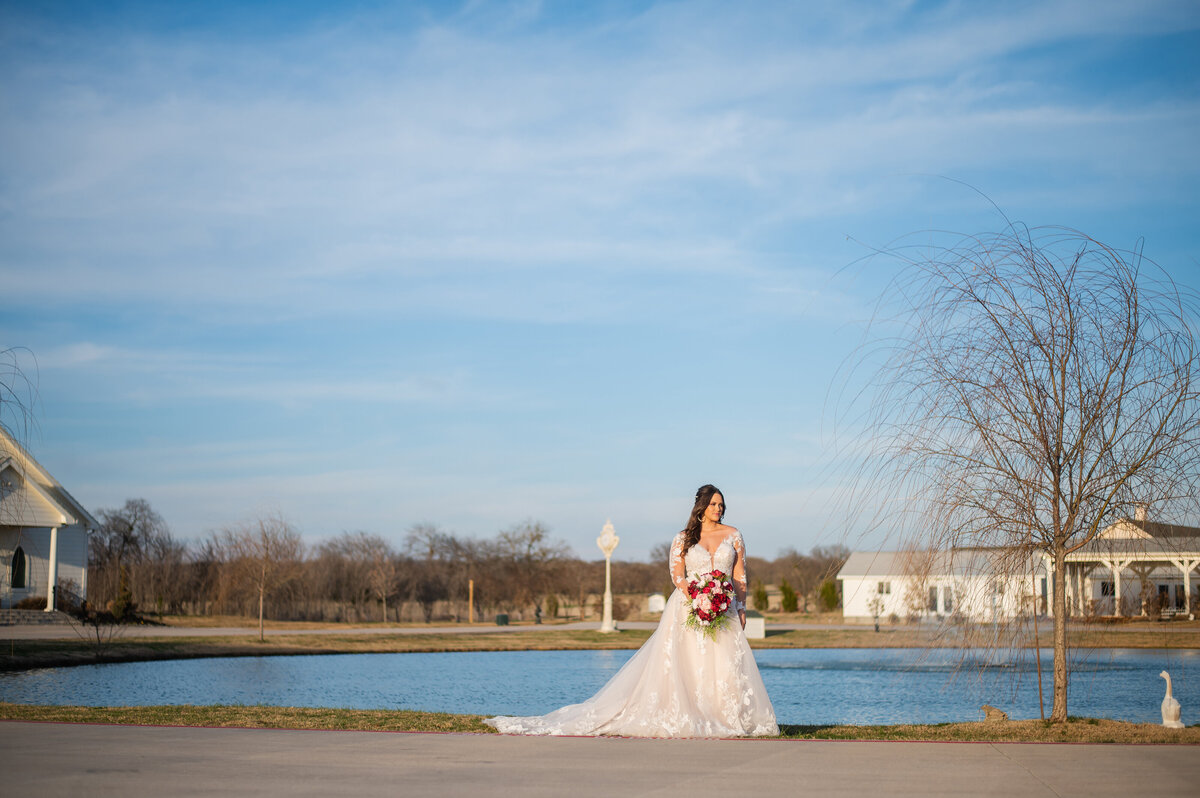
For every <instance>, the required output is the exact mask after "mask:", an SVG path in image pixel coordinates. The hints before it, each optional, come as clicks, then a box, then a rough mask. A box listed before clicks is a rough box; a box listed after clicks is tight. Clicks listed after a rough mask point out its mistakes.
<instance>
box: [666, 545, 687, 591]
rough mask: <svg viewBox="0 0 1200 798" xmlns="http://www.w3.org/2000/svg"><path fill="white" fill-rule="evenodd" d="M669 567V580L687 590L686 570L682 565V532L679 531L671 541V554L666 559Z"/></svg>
mask: <svg viewBox="0 0 1200 798" xmlns="http://www.w3.org/2000/svg"><path fill="white" fill-rule="evenodd" d="M667 564H668V565H669V566H670V569H671V581H672V582H674V583H675V587H677V588H679V589H680V590H682V591H684V592H685V593H686V592H687V572H686V569H685V568H684V565H683V533H682V532H680V533H679V534H678V535H676V536H675V539H674V540H672V541H671V556H670V557H669V558H668V560H667Z"/></svg>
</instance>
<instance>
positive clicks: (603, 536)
mask: <svg viewBox="0 0 1200 798" xmlns="http://www.w3.org/2000/svg"><path fill="white" fill-rule="evenodd" d="M620 542H621V539H620V538H619V537H617V536H616V533H615V530H614V529H613V525H612V519H609V520H608V521H606V522H605V523H604V529H602V530H601V531H600V537H598V538H596V545H597V546H599V547H600V551H602V552H604V620H603V621H601V622H600V631H601V632H605V633H607V632H615V631H617V628H616V627H615V626H613V617H612V553H613V550H614V549H616V548H617V544H618V543H620Z"/></svg>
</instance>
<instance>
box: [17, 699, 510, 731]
mask: <svg viewBox="0 0 1200 798" xmlns="http://www.w3.org/2000/svg"><path fill="white" fill-rule="evenodd" d="M482 717H483V716H482V715H451V714H448V713H445V712H416V711H413V710H407V709H395V710H385V709H370V710H368V709H312V708H307V707H265V706H192V705H183V706H156V707H55V706H31V705H22V704H6V703H0V719H2V720H23V721H44V722H53V723H107V724H114V725H120V726H207V727H220V728H231V729H322V730H328V731H418V732H477V733H488V732H492V733H494V731H495V730H494V729H492V728H491V727H490V726H485V725H483V723H482V722H481V719H482Z"/></svg>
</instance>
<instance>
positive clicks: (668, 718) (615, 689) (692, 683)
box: [484, 531, 779, 737]
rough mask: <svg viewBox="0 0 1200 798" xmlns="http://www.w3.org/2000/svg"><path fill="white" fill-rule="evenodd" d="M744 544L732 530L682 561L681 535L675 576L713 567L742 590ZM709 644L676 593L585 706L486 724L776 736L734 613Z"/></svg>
mask: <svg viewBox="0 0 1200 798" xmlns="http://www.w3.org/2000/svg"><path fill="white" fill-rule="evenodd" d="M745 552H746V549H745V546H744V544H743V543H742V538H741V534H740V533H738V532H736V531H735V532H733V533H732V534H731V535H730V536H729V537H727V538H726V539H725V540H724V541H722V542H721V544H720V545H719V546H718V547H717V549H716V551H715V552H713V553H712V554H711V555H710V554H709V552H708V551H707V550H705V549H704V547H702V546H700V545H699V544H697V545H695V546H692V547H691V548H690V549H689V550H688V552H687V556H686V559H685V558H684V557H683V533H682V532H681V533H680V534H679V535H676V536H675V541H674V542H673V543H672V545H671V571H672V579H673V580H675V581H678V579H679V577H680V576H681V575H682V574H683V573H684V572H685V571H686V573H687V574H694V573H696V574H699V573H706V572H708V571H711V570H713V569H714V568H716V569H720V570H721V571H724V572H725V573H727V574H731V575H732V576H733V577H734V578H735V579H736V580H737V581H738V582H739V583H740V587H741V588H742V590H741V593H742V595H745V587H746V585H747V584H748V580H747V578H746V575H745V556H746V555H745ZM731 612H734V614H733V617H731V618H730V619H729V622H728V623H726V625H725V628H723V629H721V630H720V631H719V632H717V636H716V639H713V640H710V639H708V638H707V637H705V636H704V635H703V634H702V633H701V632H699V631H697V630H695V629H689V628H687V627H686V626H685V625H684V621H685V619H686V617H687V609H686V597H685V595H684V593H683V592H682V591H680V590H678V589H676V590H675V591H674V592H673V593H672V594H671V598H670V599H668V600H667V605H666V609H664V610H663V614H662V619H661V620H660V621H659V624H658V629H656V630H655V632H654V634H652V635H651V636H650V639H649V640H647V641H646V643H645V644H644V645H643V646H642V647H641V648H640V649H639V650H638V651H637V653H636V654H634V655H633V656H632V657H631V658H630V659H629V661H628V662H626V663H625V665H623V666H622V667H621V669H620V670H619V671H617V673H616V674H615V675H614V676H613V677H612V679H610V680H609V681H608V683H607V684H606V685H604V686H603V687H602V688H600V691H599V692H598V693H596V694H595V695H594V696H592V697H591V698H589V699H588V700H587V701H584V702H583V703H582V704H571V705H570V706H565V707H563V708H562V709H557V710H555V711H553V712H551V713H550V714H548V715H539V716H535V717H506V716H505V717H497V718H488V719H486V720H484V723H487V724H489V725H490V726H494V727H495V728H496V729H497V730H498V731H501V732H506V733H509V734H552V735H600V734H612V735H620V736H627V737H740V736H755V737H758V736H773V735H777V734H779V726H778V725H776V723H775V710H774V708H773V707H772V706H771V701H770V699H769V698H768V697H767V691H766V688H765V687H763V681H762V677H761V676H759V673H758V666H757V664H756V663H755V662H754V654H753V653H752V652H751V651H750V645H749V643H747V642H746V635H745V633H744V632H743V631H742V626H741V624H740V623H739V622H738V619H737V615H736V611H735V610H731Z"/></svg>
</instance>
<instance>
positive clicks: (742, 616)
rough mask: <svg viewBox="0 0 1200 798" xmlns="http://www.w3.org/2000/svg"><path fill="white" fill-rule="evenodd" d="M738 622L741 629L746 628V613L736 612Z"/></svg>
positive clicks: (743, 611) (742, 611)
mask: <svg viewBox="0 0 1200 798" xmlns="http://www.w3.org/2000/svg"><path fill="white" fill-rule="evenodd" d="M738 620H739V621H741V622H742V628H743V629H745V628H746V611H745V610H738Z"/></svg>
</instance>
